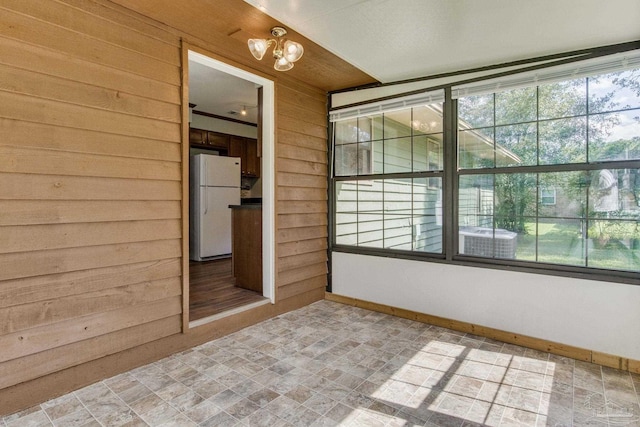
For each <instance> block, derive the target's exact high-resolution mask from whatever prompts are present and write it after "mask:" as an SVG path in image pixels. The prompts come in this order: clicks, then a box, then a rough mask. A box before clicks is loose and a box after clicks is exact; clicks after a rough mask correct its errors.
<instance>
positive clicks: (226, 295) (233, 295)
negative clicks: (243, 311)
mask: <svg viewBox="0 0 640 427" xmlns="http://www.w3.org/2000/svg"><path fill="white" fill-rule="evenodd" d="M235 282H236V280H235V278H234V277H233V271H232V266H231V258H225V259H218V260H214V261H202V262H197V261H189V321H194V320H199V319H203V318H205V317H209V316H213V315H216V314H219V313H222V312H224V311H227V310H232V309H234V308H238V307H241V306H243V305H246V304H251V303H254V302H258V301H262V300H264V299H265V298H264V297H263V296H262V295H261V294H259V293H257V292H253V291H249V290H246V289H242V288H238V287H236V286H235Z"/></svg>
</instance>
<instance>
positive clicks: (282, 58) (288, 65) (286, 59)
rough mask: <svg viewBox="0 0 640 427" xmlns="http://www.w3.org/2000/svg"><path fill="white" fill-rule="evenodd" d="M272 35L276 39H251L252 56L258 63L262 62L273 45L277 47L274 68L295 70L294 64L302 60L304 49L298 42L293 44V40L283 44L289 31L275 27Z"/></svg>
mask: <svg viewBox="0 0 640 427" xmlns="http://www.w3.org/2000/svg"><path fill="white" fill-rule="evenodd" d="M271 35H272V36H273V37H275V40H274V39H249V41H248V45H249V50H250V51H251V54H252V55H253V56H254V58H256V59H257V60H258V61H259V60H261V59H262V58H263V57H264V55H265V53H267V49H269V47H270V46H271V45H275V46H274V48H273V58H274V59H275V60H276V62H275V64H274V65H273V68H275V69H276V70H277V71H287V70H290V69H292V68H293V63H294V62H296V61H297V60H298V59H300V58H302V54H303V53H304V48H303V47H302V45H301V44H300V43H298V42H292V41H291V40H285V41H284V42H283V40H282V37H284V36H286V35H287V30H285V29H284V28H282V27H273V28H272V29H271Z"/></svg>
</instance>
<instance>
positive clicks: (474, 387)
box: [0, 301, 640, 427]
mask: <svg viewBox="0 0 640 427" xmlns="http://www.w3.org/2000/svg"><path fill="white" fill-rule="evenodd" d="M639 394H640V375H635V374H629V373H627V372H623V371H618V370H615V369H609V368H602V367H600V366H598V365H592V364H590V363H585V362H580V361H574V360H572V359H567V358H564V357H558V356H554V355H549V354H548V353H542V352H539V351H534V350H528V349H525V348H522V347H517V346H514V345H510V344H504V343H501V342H497V341H492V340H488V339H484V338H480V337H477V336H472V335H468V334H462V333H458V332H455V331H451V330H448V329H444V328H440V327H435V326H429V325H426V324H422V323H418V322H413V321H409V320H405V319H400V318H396V317H392V316H388V315H385V314H380V313H374V312H371V311H367V310H362V309H358V308H354V307H350V306H346V305H342V304H337V303H332V302H328V301H321V302H318V303H315V304H313V305H311V306H308V307H305V308H302V309H300V310H297V311H294V312H291V313H287V314H285V315H282V316H279V317H277V318H274V319H271V320H268V321H265V322H263V323H260V324H258V325H255V326H252V327H250V328H247V329H244V330H242V331H239V332H236V333H234V334H232V335H229V336H227V337H224V338H221V339H218V340H215V341H211V342H209V343H206V344H204V345H201V346H199V347H196V348H193V349H191V350H189V351H185V352H183V353H180V354H175V355H173V356H171V357H168V358H166V359H163V360H160V361H158V362H156V363H152V364H150V365H147V366H143V367H141V368H138V369H134V370H132V371H130V372H127V373H124V374H121V375H118V376H115V377H113V378H109V379H107V380H104V381H102V382H99V383H96V384H93V385H91V386H89V387H86V388H83V389H81V390H78V391H75V392H73V393H69V394H67V395H65V396H62V397H60V398H57V399H54V400H51V401H49V402H46V403H43V404H42V405H39V406H36V407H34V408H31V409H29V410H26V411H23V412H21V413H18V414H13V415H10V416H6V417H4V418H3V419H2V420H1V421H0V426H2V427H14V426H20V427H23V426H51V425H54V426H65V427H66V426H101V425H102V426H122V425H126V426H146V425H150V426H158V425H166V426H305V427H306V426H333V425H346V426H457V427H462V426H477V425H489V426H515V425H518V426H525V425H526V426H556V427H560V426H581V425H589V426H611V427H615V426H640V407H639Z"/></svg>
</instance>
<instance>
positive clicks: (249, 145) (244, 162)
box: [229, 136, 260, 178]
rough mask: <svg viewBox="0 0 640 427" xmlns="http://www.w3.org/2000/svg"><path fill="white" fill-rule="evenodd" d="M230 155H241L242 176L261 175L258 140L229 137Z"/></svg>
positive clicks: (254, 176) (257, 176)
mask: <svg viewBox="0 0 640 427" xmlns="http://www.w3.org/2000/svg"><path fill="white" fill-rule="evenodd" d="M229 156H230V157H240V159H241V163H240V164H241V167H242V176H246V177H251V178H259V177H260V157H258V140H257V139H254V138H243V137H240V136H231V137H230V139H229Z"/></svg>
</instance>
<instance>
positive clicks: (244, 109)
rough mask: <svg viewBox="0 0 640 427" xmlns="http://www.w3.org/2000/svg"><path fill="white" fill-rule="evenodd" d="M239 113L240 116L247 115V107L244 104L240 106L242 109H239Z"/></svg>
mask: <svg viewBox="0 0 640 427" xmlns="http://www.w3.org/2000/svg"><path fill="white" fill-rule="evenodd" d="M240 115H241V116H246V115H247V107H245V106H244V105H243V106H242V110H240Z"/></svg>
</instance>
